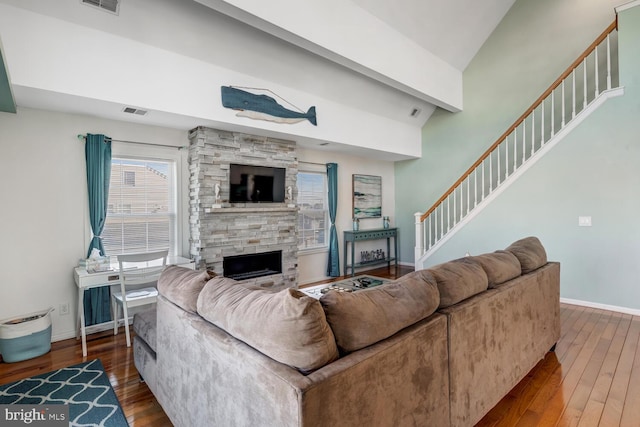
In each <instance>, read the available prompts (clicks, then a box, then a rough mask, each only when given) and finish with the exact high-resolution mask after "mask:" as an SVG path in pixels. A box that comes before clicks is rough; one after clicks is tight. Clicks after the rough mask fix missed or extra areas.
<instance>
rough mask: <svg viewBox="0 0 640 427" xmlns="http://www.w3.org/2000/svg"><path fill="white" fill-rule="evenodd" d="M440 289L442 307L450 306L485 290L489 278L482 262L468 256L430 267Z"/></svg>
mask: <svg viewBox="0 0 640 427" xmlns="http://www.w3.org/2000/svg"><path fill="white" fill-rule="evenodd" d="M429 271H430V272H431V274H433V276H434V277H435V278H436V281H437V283H438V290H439V291H440V308H445V307H449V306H451V305H453V304H456V303H458V302H460V301H462V300H465V299H467V298H469V297H471V296H473V295H476V294H479V293H480V292H482V291H485V290H486V289H487V287H488V286H489V279H488V278H487V274H486V273H485V272H484V270H483V269H482V267H481V266H480V264H478V263H476V262H473V261H472V260H470V259H469V258H468V257H467V258H460V259H456V260H453V261H449V262H445V263H444V264H439V265H436V266H434V267H431V268H429Z"/></svg>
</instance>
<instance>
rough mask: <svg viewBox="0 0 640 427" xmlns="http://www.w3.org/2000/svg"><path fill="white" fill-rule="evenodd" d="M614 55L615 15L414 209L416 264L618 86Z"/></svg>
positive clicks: (615, 44) (615, 41)
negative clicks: (423, 207)
mask: <svg viewBox="0 0 640 427" xmlns="http://www.w3.org/2000/svg"><path fill="white" fill-rule="evenodd" d="M617 57H618V55H617V22H616V21H614V22H613V23H612V24H611V25H609V27H608V28H607V29H606V30H605V31H604V32H603V33H602V34H601V35H600V36H599V37H598V38H597V39H596V40H595V41H594V42H593V43H592V44H591V45H590V46H589V47H588V48H587V49H586V50H585V51H584V53H583V54H582V55H581V56H580V57H579V58H578V59H577V60H576V61H574V63H573V64H571V65H570V66H569V68H567V70H566V71H565V72H564V73H563V74H562V75H561V76H560V77H559V78H558V79H557V80H556V81H555V82H554V83H553V84H552V85H551V86H550V87H549V88H548V89H547V90H546V91H545V92H544V93H543V94H542V95H541V96H540V97H539V98H538V99H537V100H536V101H535V102H534V103H533V104H532V105H531V107H529V109H527V111H525V113H524V114H523V115H522V116H520V117H519V118H518V120H516V121H515V123H514V124H513V125H511V127H510V128H509V129H508V130H507V131H506V132H505V133H504V134H502V135H501V136H500V138H498V139H497V140H496V142H495V143H494V144H493V145H492V146H491V147H490V148H489V149H488V150H487V151H485V152H484V154H483V155H482V156H480V158H479V159H478V160H477V161H476V162H475V163H474V164H473V165H472V166H471V167H470V168H469V169H467V171H466V172H465V173H464V174H463V175H462V176H461V177H460V178H459V179H458V180H457V181H456V182H455V183H454V185H452V186H451V187H450V188H449V190H447V191H446V192H445V193H444V194H443V195H442V197H440V198H439V199H438V200H437V201H436V203H434V204H433V206H431V208H430V209H429V210H427V211H426V212H425V213H420V212H418V213H416V214H415V224H416V246H415V261H416V268H418V266H419V265H420V264H419V263H420V262H422V261H423V260H424V259H426V258H427V257H428V256H429V255H430V254H431V253H433V252H435V250H437V248H438V247H440V246H441V245H442V244H443V243H444V242H445V241H446V240H448V238H449V237H450V236H451V235H452V234H453V232H455V231H456V230H457V229H459V228H460V227H461V226H462V225H464V224H465V223H466V222H468V221H469V220H470V219H471V218H472V217H473V216H474V215H476V214H477V213H478V211H479V210H481V208H482V207H483V206H485V205H487V204H488V203H489V202H490V200H491V199H493V198H494V197H496V196H497V194H499V193H500V192H502V191H503V190H504V188H505V186H506V185H508V184H509V183H510V182H512V181H513V180H515V179H516V178H517V177H518V176H520V175H521V174H522V173H523V172H524V171H525V170H526V169H528V167H530V164H531V163H533V162H535V161H536V160H537V159H538V158H539V157H541V155H542V154H543V153H544V152H546V151H548V148H550V147H548V146H550V145H552V144H551V143H552V142H553V143H555V142H557V140H559V138H560V137H561V136H560V135H562V136H563V135H564V134H566V133H567V132H568V130H570V129H571V128H573V127H575V124H576V122H579V121H581V120H582V119H583V118H581V116H584V115H586V114H588V112H589V108H590V106H592V105H593V104H595V103H596V101H597V100H598V99H600V98H601V96H602V95H604V94H607V93H608V92H610V91H611V90H612V89H613V88H614V87H617V85H618V69H617ZM612 59H615V60H612ZM603 87H604V88H605V89H602V90H601V88H603Z"/></svg>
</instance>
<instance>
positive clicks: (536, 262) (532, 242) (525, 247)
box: [505, 236, 547, 274]
mask: <svg viewBox="0 0 640 427" xmlns="http://www.w3.org/2000/svg"><path fill="white" fill-rule="evenodd" d="M505 250H506V251H508V252H511V253H512V254H514V255H515V256H516V258H518V261H520V266H521V267H522V274H526V273H530V272H532V271H533V270H537V269H538V268H540V267H542V266H543V265H545V264H546V263H547V252H546V251H545V250H544V246H542V243H541V242H540V240H539V239H538V238H537V237H533V236H531V237H525V238H524V239H520V240H517V241H515V242H513V243H512V244H511V245H509V247H508V248H506V249H505Z"/></svg>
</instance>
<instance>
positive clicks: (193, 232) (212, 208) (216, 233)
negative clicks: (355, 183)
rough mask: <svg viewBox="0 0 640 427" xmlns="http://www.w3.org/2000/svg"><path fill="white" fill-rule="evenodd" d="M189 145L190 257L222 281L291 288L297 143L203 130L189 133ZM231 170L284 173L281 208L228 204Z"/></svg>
mask: <svg viewBox="0 0 640 427" xmlns="http://www.w3.org/2000/svg"><path fill="white" fill-rule="evenodd" d="M189 141H190V146H189V170H190V181H189V203H190V205H189V227H190V255H191V256H192V257H194V258H195V259H196V261H197V262H198V263H199V264H200V265H203V264H206V267H207V268H208V269H210V270H213V271H215V272H216V274H218V275H220V276H222V275H224V276H230V277H233V278H235V279H236V280H241V281H243V282H248V283H251V284H255V285H258V286H262V287H272V286H277V287H295V286H296V284H297V258H298V239H297V231H296V229H297V207H296V203H295V198H296V194H297V193H296V191H295V189H296V178H297V173H298V160H297V155H296V144H295V142H293V141H285V140H280V139H275V138H267V137H260V136H254V135H247V134H242V133H234V132H226V131H221V130H216V129H211V128H206V127H198V128H195V129H193V130H191V131H190V132H189ZM231 164H242V165H250V166H268V167H274V168H284V169H285V170H286V173H285V188H289V187H290V188H291V189H292V191H291V192H290V193H289V192H287V198H286V199H285V200H284V202H282V203H251V202H243V203H232V202H230V201H229V199H230V173H229V170H230V165H231ZM216 187H218V197H219V198H218V199H216ZM278 264H279V265H278Z"/></svg>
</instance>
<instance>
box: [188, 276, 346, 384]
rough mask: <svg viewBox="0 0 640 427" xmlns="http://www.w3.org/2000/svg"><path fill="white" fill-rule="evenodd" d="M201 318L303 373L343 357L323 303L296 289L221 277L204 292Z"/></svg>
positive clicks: (205, 288) (201, 298)
mask: <svg viewBox="0 0 640 427" xmlns="http://www.w3.org/2000/svg"><path fill="white" fill-rule="evenodd" d="M198 314H200V316H202V317H203V318H205V319H206V320H208V321H209V322H211V323H213V324H214V325H216V326H218V327H219V328H221V329H223V330H225V331H226V332H227V333H229V334H231V335H233V336H234V337H236V338H237V339H239V340H240V341H243V342H245V343H246V344H248V345H250V346H251V347H253V348H255V349H256V350H258V351H260V352H261V353H263V354H264V355H266V356H268V357H271V358H272V359H274V360H277V361H278V362H281V363H284V364H286V365H289V366H292V367H294V368H296V369H298V370H299V371H301V372H303V373H308V372H311V371H313V370H315V369H317V368H320V367H322V366H324V365H326V364H327V363H330V362H332V361H333V360H335V359H337V358H338V356H339V355H338V348H337V347H336V342H335V338H334V336H333V332H332V331H331V328H330V327H329V325H328V324H327V320H326V318H325V315H324V311H323V310H322V306H321V305H320V302H319V301H318V300H316V299H315V298H312V297H309V296H307V295H305V294H304V293H302V292H300V291H298V290H296V289H284V290H282V291H279V292H269V291H265V290H262V289H251V288H248V287H246V286H241V285H239V284H238V283H237V282H236V281H235V280H233V279H229V278H225V277H217V278H214V279H212V280H210V281H209V282H207V284H206V285H205V286H204V288H203V289H202V292H201V293H200V296H199V297H198Z"/></svg>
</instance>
